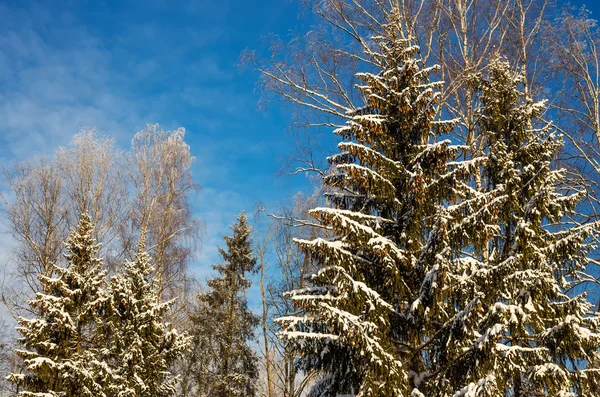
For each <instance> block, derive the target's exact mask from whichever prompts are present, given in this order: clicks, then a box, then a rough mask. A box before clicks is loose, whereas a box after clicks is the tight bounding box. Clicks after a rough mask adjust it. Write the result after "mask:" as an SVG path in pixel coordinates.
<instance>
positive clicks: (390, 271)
mask: <svg viewBox="0 0 600 397" xmlns="http://www.w3.org/2000/svg"><path fill="white" fill-rule="evenodd" d="M401 26H402V24H401V21H400V19H399V14H398V10H397V9H395V10H394V11H393V12H392V13H391V14H390V16H389V21H388V23H387V24H386V25H384V28H383V32H382V34H381V35H380V36H377V37H373V38H372V41H373V43H372V44H373V45H372V46H371V47H372V48H373V50H372V51H371V52H370V53H367V54H366V55H367V56H368V57H369V60H370V62H371V63H372V64H373V65H376V67H377V69H378V70H377V71H375V72H374V73H359V74H358V76H357V77H358V78H359V79H360V80H361V81H362V82H363V84H362V85H360V86H358V87H357V88H358V90H359V91H360V93H361V94H362V95H363V97H364V100H365V105H364V107H362V108H360V109H357V110H356V111H354V113H353V114H351V115H350V116H351V120H350V121H348V122H347V125H346V126H344V127H342V128H339V129H338V130H336V134H338V135H339V136H340V137H342V138H343V142H341V143H340V144H339V145H338V147H339V149H340V151H341V153H340V154H338V155H335V156H333V157H331V158H330V159H329V161H330V163H332V165H333V166H334V169H335V172H334V173H333V174H332V175H331V176H328V177H327V178H325V184H326V185H327V186H328V187H329V188H331V189H332V190H334V192H332V193H331V194H329V195H328V197H329V199H330V201H331V203H332V204H333V208H315V209H313V210H312V211H310V214H311V215H312V216H313V217H314V218H315V219H317V220H318V221H319V222H320V224H321V225H322V226H323V227H325V228H328V229H329V230H331V231H333V232H335V234H336V237H335V238H334V239H333V240H325V239H315V240H312V241H305V240H297V243H298V244H299V246H300V247H301V248H302V249H303V250H304V251H305V252H306V253H307V254H309V255H311V257H312V258H313V259H315V260H317V261H318V262H319V263H320V264H321V266H322V268H321V269H320V270H319V271H318V272H317V273H316V274H314V275H313V276H312V285H311V286H310V287H308V288H303V289H300V290H295V291H292V292H290V293H289V296H290V297H291V299H292V300H293V301H294V302H295V303H296V305H297V306H298V309H299V311H298V314H297V315H292V316H287V317H284V318H280V319H278V322H279V323H280V324H281V325H282V327H283V331H282V332H281V333H280V336H281V337H282V338H284V339H285V340H287V343H289V345H290V346H292V348H293V349H295V350H296V351H297V354H298V357H299V365H300V366H301V368H303V369H306V370H319V371H321V373H322V374H323V378H322V380H321V381H320V382H319V383H318V384H317V385H315V387H313V390H312V395H314V396H337V395H340V394H347V395H358V396H386V397H387V396H409V395H411V396H421V395H423V394H422V392H421V391H420V389H421V388H422V387H424V385H425V383H424V377H425V376H426V374H428V373H434V372H435V371H436V368H438V367H439V366H441V365H442V363H439V362H437V361H436V359H435V358H433V351H434V350H435V349H436V343H438V342H439V341H438V339H435V338H434V336H435V335H436V332H437V331H438V329H439V328H440V327H443V326H444V324H449V323H452V321H454V320H455V319H454V318H453V316H454V315H456V313H455V311H454V310H453V308H452V307H451V304H450V302H449V301H447V300H445V299H444V296H443V294H444V293H445V292H444V291H443V290H442V286H443V284H444V280H445V277H446V274H447V273H448V272H449V271H450V267H451V266H452V262H451V245H450V242H449V240H448V235H447V232H446V231H447V230H448V229H449V228H450V227H451V225H449V223H452V222H453V220H452V219H451V218H450V217H449V216H448V215H447V213H446V211H445V208H444V206H445V205H446V204H448V203H454V202H455V201H456V200H457V199H458V198H459V197H461V196H462V195H465V194H466V191H467V190H468V186H467V185H466V184H465V183H464V182H463V181H465V180H466V179H467V176H468V175H469V174H470V173H471V172H473V170H474V169H475V167H476V166H477V164H478V163H479V159H472V160H469V161H455V158H456V154H457V153H458V152H459V150H460V147H457V146H452V145H451V144H450V142H449V141H448V140H440V139H439V138H443V136H444V135H445V134H447V133H448V132H449V131H450V130H451V129H452V126H453V122H450V121H441V120H439V116H440V115H439V113H438V105H437V104H438V102H439V98H440V97H439V93H438V91H437V90H438V89H439V88H440V86H441V84H442V83H440V82H431V81H430V79H429V76H430V74H431V72H432V70H434V69H435V67H431V68H426V67H424V66H423V65H422V61H421V60H420V59H419V57H418V54H419V48H418V47H416V46H413V45H412V44H411V39H410V37H408V36H407V35H405V33H404V32H403V30H402V28H401Z"/></svg>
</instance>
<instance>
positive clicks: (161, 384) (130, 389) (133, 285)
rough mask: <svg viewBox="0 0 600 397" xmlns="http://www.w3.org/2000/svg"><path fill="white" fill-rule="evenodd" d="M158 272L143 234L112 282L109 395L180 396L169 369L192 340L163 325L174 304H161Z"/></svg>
mask: <svg viewBox="0 0 600 397" xmlns="http://www.w3.org/2000/svg"><path fill="white" fill-rule="evenodd" d="M158 293H159V292H158V286H157V283H156V279H155V270H154V267H153V266H152V263H151V260H150V256H149V255H148V253H147V252H146V248H145V233H142V237H141V238H140V241H139V244H138V248H137V252H136V254H135V258H134V259H133V261H130V262H129V261H128V262H126V263H125V266H124V271H123V272H122V273H121V274H117V275H116V276H114V277H113V278H112V279H111V283H110V293H109V295H110V297H109V302H108V305H107V306H108V309H107V317H108V320H107V322H106V327H105V337H106V339H107V341H108V343H107V345H106V346H107V347H106V349H105V351H104V353H105V360H106V361H107V363H108V366H109V367H110V368H111V369H112V370H111V371H110V372H111V378H110V382H109V383H108V384H107V386H106V394H107V395H108V396H115V397H162V396H172V395H174V394H175V390H176V383H177V377H176V376H175V375H174V374H172V373H171V372H170V366H171V364H173V363H174V361H175V360H176V359H178V358H179V357H180V356H181V355H182V354H183V352H184V351H185V350H186V348H187V346H188V343H189V338H188V337H187V336H186V335H184V334H180V333H178V331H177V330H176V329H172V328H171V327H170V324H168V323H165V322H164V320H163V319H164V316H165V314H166V313H167V312H168V310H169V309H170V307H171V306H172V305H173V303H174V301H172V300H171V301H168V302H161V301H160V297H159V295H158Z"/></svg>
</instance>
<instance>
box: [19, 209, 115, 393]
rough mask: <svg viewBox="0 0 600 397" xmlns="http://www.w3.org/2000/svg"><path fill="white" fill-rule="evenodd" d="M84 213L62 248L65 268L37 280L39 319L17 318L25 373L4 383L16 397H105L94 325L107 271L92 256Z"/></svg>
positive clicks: (90, 228)
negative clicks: (14, 388)
mask: <svg viewBox="0 0 600 397" xmlns="http://www.w3.org/2000/svg"><path fill="white" fill-rule="evenodd" d="M93 233H94V228H93V225H92V222H91V218H90V216H89V215H88V214H87V213H84V214H82V215H81V218H80V220H79V223H78V225H77V228H76V230H74V231H72V232H71V233H70V235H69V237H68V239H67V241H66V243H65V250H66V254H65V259H66V261H67V264H66V267H61V266H58V265H57V264H54V265H53V273H54V277H47V276H40V278H39V280H40V285H41V287H42V292H39V293H37V294H36V297H35V299H33V300H31V301H30V302H29V305H30V306H31V308H32V310H33V311H34V312H36V313H37V314H38V318H35V319H25V318H19V319H18V323H19V327H18V328H17V329H18V331H19V332H20V333H21V335H22V339H21V341H20V342H21V343H22V345H23V346H24V348H25V350H18V351H17V355H18V356H20V357H21V358H22V359H23V364H24V368H25V372H24V373H23V374H12V375H10V377H9V379H10V380H11V381H12V382H14V383H16V384H17V386H18V390H19V393H18V395H19V396H65V397H67V396H90V397H92V396H104V395H105V394H104V393H103V390H102V382H103V379H104V378H105V376H106V375H107V373H106V370H105V368H104V365H103V364H102V362H101V361H99V355H100V354H99V349H98V346H100V345H101V341H100V340H98V334H97V332H96V331H97V325H98V320H99V318H100V316H101V308H102V306H103V305H104V302H105V294H104V291H103V289H102V288H103V283H104V280H105V276H106V272H105V271H104V270H102V266H103V265H102V261H101V259H99V258H97V257H96V254H97V253H98V249H99V246H100V245H99V244H96V243H95V240H94V238H93Z"/></svg>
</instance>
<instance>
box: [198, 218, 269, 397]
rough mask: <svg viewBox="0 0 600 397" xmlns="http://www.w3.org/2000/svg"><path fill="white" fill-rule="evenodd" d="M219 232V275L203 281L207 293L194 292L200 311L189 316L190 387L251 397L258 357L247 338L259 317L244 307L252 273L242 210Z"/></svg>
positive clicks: (218, 395) (224, 396)
mask: <svg viewBox="0 0 600 397" xmlns="http://www.w3.org/2000/svg"><path fill="white" fill-rule="evenodd" d="M231 230H232V232H233V236H223V238H224V240H225V243H226V246H227V247H226V249H221V248H220V249H219V252H220V254H221V258H222V259H223V261H222V262H221V263H220V264H218V265H213V268H214V269H215V270H216V271H217V272H218V276H217V277H215V278H212V279H209V280H208V281H207V284H208V287H209V288H208V291H207V292H206V293H202V294H199V295H198V310H196V312H195V313H194V314H193V315H192V316H191V321H192V324H193V325H192V327H193V329H194V333H193V340H192V346H191V347H192V348H191V352H192V354H194V356H195V357H197V361H196V362H194V364H193V365H192V366H191V367H190V369H189V371H190V372H191V378H193V379H194V382H190V384H189V385H187V387H188V391H189V392H190V393H191V392H195V393H197V395H200V396H211V397H252V396H255V395H256V381H257V378H258V366H257V357H256V355H255V353H254V351H253V349H252V348H251V347H250V346H249V342H250V341H251V340H252V339H253V338H254V329H255V328H256V326H257V325H258V317H257V316H256V315H254V314H253V313H252V312H251V311H250V310H249V309H248V302H247V299H246V294H247V292H248V288H250V285H251V281H250V280H249V279H248V276H249V274H251V273H254V272H255V271H256V263H257V260H256V257H255V256H254V252H253V250H252V228H251V227H250V224H249V223H248V219H247V216H246V214H245V213H243V212H242V213H241V214H240V215H239V216H238V217H237V221H236V223H235V224H234V225H233V226H232V227H231Z"/></svg>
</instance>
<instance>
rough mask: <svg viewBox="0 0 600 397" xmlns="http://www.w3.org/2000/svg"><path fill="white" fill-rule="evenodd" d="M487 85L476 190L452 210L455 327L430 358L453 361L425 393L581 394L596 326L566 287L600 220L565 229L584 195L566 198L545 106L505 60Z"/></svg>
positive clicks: (598, 337)
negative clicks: (456, 219)
mask: <svg viewBox="0 0 600 397" xmlns="http://www.w3.org/2000/svg"><path fill="white" fill-rule="evenodd" d="M488 74H489V76H488V78H487V79H486V80H484V81H483V82H482V90H481V109H480V112H479V116H480V117H479V120H480V121H479V125H478V128H479V136H480V139H481V140H482V143H483V145H482V151H483V153H484V155H485V156H486V160H485V161H484V162H483V163H482V164H483V165H482V167H481V169H480V171H481V172H480V175H481V177H482V178H481V181H480V182H481V184H480V188H479V189H478V190H477V191H475V190H472V191H471V194H470V195H469V197H467V198H466V199H465V200H463V201H462V202H461V203H458V204H456V205H455V206H451V207H449V208H448V211H449V213H453V214H457V213H459V212H461V211H462V212H463V213H464V215H465V216H463V218H462V220H461V222H460V224H459V225H457V226H456V227H455V230H453V232H452V233H451V234H453V235H454V238H455V239H456V240H461V239H463V241H461V242H460V245H462V247H463V251H462V252H458V253H457V254H456V256H455V258H454V263H455V270H454V271H453V274H452V276H451V278H452V280H451V282H450V283H449V284H450V285H451V289H452V293H451V295H450V297H451V299H452V302H453V306H454V307H455V308H456V309H457V310H459V311H460V312H461V313H462V318H461V319H460V321H459V322H457V323H454V324H453V327H450V328H446V329H443V330H442V331H441V333H442V334H445V335H444V336H443V339H446V342H445V343H443V344H440V349H439V350H438V351H437V354H438V355H439V356H440V357H444V358H445V360H447V361H449V362H452V363H453V364H452V365H448V366H447V367H446V368H445V369H444V370H443V371H440V372H439V373H438V374H437V376H435V377H432V378H431V379H430V382H431V383H430V387H431V389H430V390H431V393H430V394H426V395H428V396H434V395H439V396H517V397H521V396H573V395H577V396H587V395H592V394H590V392H591V390H593V389H592V387H593V385H594V384H596V385H597V382H598V379H597V376H598V374H597V371H594V370H587V369H586V368H587V363H589V362H590V361H591V360H592V359H593V358H594V356H595V355H596V354H597V352H598V349H599V347H600V334H599V333H598V329H597V325H598V318H597V317H596V316H593V315H591V313H590V304H589V303H588V302H587V301H586V299H585V296H584V295H577V296H569V295H567V293H566V291H567V289H568V288H569V287H570V286H571V284H570V282H569V281H573V280H576V277H577V274H578V272H579V271H581V270H583V269H584V268H585V266H586V265H587V264H588V263H589V261H590V260H589V258H588V252H589V248H590V246H589V245H588V244H587V243H586V242H587V239H588V237H589V236H590V234H591V233H594V232H595V230H596V227H597V225H596V224H588V225H576V226H570V225H569V223H568V222H566V216H567V215H569V214H571V215H573V214H574V210H575V207H576V205H577V203H578V202H579V200H580V198H581V194H582V193H583V192H574V193H573V192H569V191H568V190H567V183H566V182H567V181H566V179H565V174H566V171H565V170H564V169H553V168H552V167H551V163H552V160H553V159H554V158H555V156H556V154H557V152H558V150H559V149H560V147H561V145H562V141H561V138H560V137H559V136H557V135H556V133H555V132H554V130H553V128H552V126H551V125H550V124H545V123H543V122H542V121H541V120H540V119H539V116H540V115H541V114H542V113H543V112H544V109H545V104H544V102H537V103H535V102H533V101H532V100H531V99H530V98H527V97H525V95H524V94H523V92H521V91H520V90H519V88H520V84H522V81H523V76H522V75H521V74H519V73H515V72H512V71H511V70H510V67H509V64H508V63H507V62H504V61H502V60H501V59H500V58H496V59H494V60H493V61H492V62H491V64H490V65H489V73H488Z"/></svg>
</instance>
